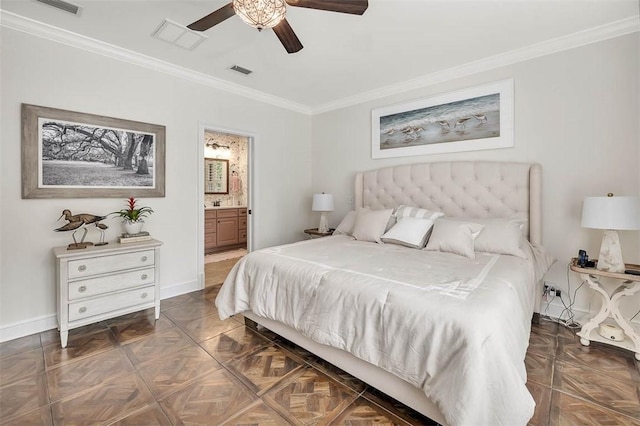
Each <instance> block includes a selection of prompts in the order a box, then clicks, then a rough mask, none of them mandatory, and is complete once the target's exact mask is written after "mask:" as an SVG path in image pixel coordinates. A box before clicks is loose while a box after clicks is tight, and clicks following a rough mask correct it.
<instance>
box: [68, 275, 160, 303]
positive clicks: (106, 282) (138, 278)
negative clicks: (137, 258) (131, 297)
mask: <svg viewBox="0 0 640 426" xmlns="http://www.w3.org/2000/svg"><path fill="white" fill-rule="evenodd" d="M154 281H155V269H154V268H147V269H140V270H137V271H127V272H121V273H119V274H114V275H109V276H103V277H99V278H89V279H86V280H80V281H73V282H71V283H69V300H76V299H80V298H83V297H90V296H95V295H98V294H103V293H109V292H112V291H119V290H124V289H127V288H131V287H138V286H141V285H145V284H153V283H154Z"/></svg>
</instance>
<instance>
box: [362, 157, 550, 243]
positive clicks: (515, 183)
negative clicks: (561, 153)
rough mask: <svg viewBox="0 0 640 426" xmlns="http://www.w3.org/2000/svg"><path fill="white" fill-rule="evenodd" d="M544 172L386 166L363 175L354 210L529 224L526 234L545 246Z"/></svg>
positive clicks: (496, 165) (495, 164)
mask: <svg viewBox="0 0 640 426" xmlns="http://www.w3.org/2000/svg"><path fill="white" fill-rule="evenodd" d="M541 187H542V168H541V166H540V165H539V164H528V163H513V162H499V161H446V162H434V163H423V164H409V165H403V166H395V167H386V168H382V169H377V170H371V171H368V172H362V173H358V174H357V175H356V180H355V206H356V208H360V207H366V208H370V209H383V208H393V207H397V206H399V205H400V204H405V205H410V206H416V207H422V208H425V209H429V210H437V211H441V212H443V213H444V214H445V215H447V216H458V217H459V216H462V217H474V218H486V217H505V218H506V217H508V218H518V219H524V220H525V221H526V223H525V229H524V232H525V235H527V236H528V238H529V241H531V242H532V243H538V244H540V243H541V242H542V220H541V218H542V212H541V194H542V191H541Z"/></svg>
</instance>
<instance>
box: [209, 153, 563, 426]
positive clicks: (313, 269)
mask: <svg viewBox="0 0 640 426" xmlns="http://www.w3.org/2000/svg"><path fill="white" fill-rule="evenodd" d="M354 189H355V198H354V199H355V204H356V208H357V209H361V210H360V211H374V212H378V213H380V212H382V211H386V210H390V209H393V211H394V212H395V211H398V209H399V208H400V207H401V206H412V207H413V208H421V209H426V210H428V211H437V212H442V213H443V214H444V215H445V217H444V218H440V219H438V220H442V222H438V221H435V222H436V226H435V227H434V228H433V233H432V235H431V239H430V240H429V241H430V242H429V244H431V242H432V240H438V238H440V237H442V235H441V232H440V231H441V230H442V229H444V227H441V226H440V225H438V223H442V224H444V223H449V225H451V223H454V225H455V226H456V228H459V226H458V225H457V223H458V222H459V223H462V224H465V226H467V225H469V223H468V222H469V221H470V220H471V222H473V221H478V222H482V221H485V222H484V223H486V224H487V225H486V226H485V228H484V229H485V230H488V229H489V226H493V225H490V224H491V223H493V222H492V221H495V222H499V221H501V220H508V221H515V223H518V224H519V227H518V228H517V229H518V231H519V232H522V236H523V242H522V244H521V246H520V248H521V249H522V253H521V255H517V256H515V255H505V254H498V253H495V252H493V253H492V252H477V247H478V246H477V245H476V253H474V256H473V258H468V257H466V256H461V255H459V254H453V253H451V252H448V251H447V250H446V249H444V248H441V249H440V250H438V249H437V247H436V249H433V247H432V250H420V249H416V248H408V247H405V246H403V245H398V244H389V243H384V244H380V243H377V242H370V241H362V240H358V239H354V237H353V236H351V235H348V234H347V235H334V236H331V237H326V238H322V239H316V240H308V241H303V242H299V243H294V244H288V245H283V246H278V247H271V248H267V249H263V250H257V251H255V252H252V253H250V254H249V255H247V256H245V257H244V258H243V259H242V260H241V261H240V262H238V263H237V264H236V265H235V267H234V268H233V269H232V271H231V272H230V274H229V276H228V277H227V279H226V280H225V283H224V285H223V286H222V288H221V290H220V293H219V295H218V297H217V299H216V306H217V307H218V310H219V313H220V316H221V317H222V318H226V317H228V316H231V315H234V314H237V313H242V314H243V315H244V316H245V317H246V318H248V319H249V320H251V321H255V322H256V323H257V324H260V325H262V326H264V327H266V328H268V329H270V330H272V331H273V332H275V333H277V334H279V335H281V336H283V337H285V338H286V339H288V340H290V341H292V342H294V343H296V344H298V345H299V346H302V347H303V348H305V349H307V350H309V351H310V352H312V353H315V354H316V355H318V356H320V357H321V358H323V359H325V360H327V361H328V362H330V363H332V364H334V365H336V366H338V367H339V368H341V369H343V370H345V371H347V372H349V373H350V374H352V375H354V376H355V377H358V378H359V379H361V380H363V381H364V382H366V383H368V384H370V385H371V386H374V387H375V388H377V389H379V390H381V391H382V392H384V393H386V394H387V395H389V396H391V397H393V398H395V399H397V400H399V401H400V402H402V403H404V404H406V405H407V406H409V407H411V408H413V409H415V410H416V411H418V412H420V413H422V414H424V415H426V416H427V417H429V418H431V419H433V420H434V421H437V422H438V423H441V424H450V425H467V424H474V425H478V424H492V425H493V424H505V425H507V424H508V425H518V424H526V423H527V421H528V420H529V419H530V418H531V417H532V416H533V412H534V407H535V403H534V401H533V398H532V397H531V395H530V393H529V392H528V390H527V388H526V386H525V383H526V370H525V366H524V358H525V354H526V349H527V346H528V341H529V333H530V326H531V318H532V316H533V314H534V312H539V308H540V305H539V304H540V299H541V297H540V296H541V295H542V288H541V286H542V284H541V278H542V275H543V274H544V272H546V270H547V269H548V268H549V266H550V265H551V263H552V260H551V259H550V258H549V256H548V255H546V253H545V252H544V250H543V249H542V247H541V245H540V243H541V231H542V230H541V203H540V197H541V167H540V166H539V165H537V164H526V163H513V162H436V163H425V164H413V165H403V166H396V167H388V168H382V169H378V170H373V171H367V172H363V173H359V174H357V175H356V178H355V188H354ZM367 209H368V210H367ZM456 220H457V221H458V222H456ZM469 226H470V225H469ZM483 226H484V225H483ZM439 227H440V228H439ZM473 229H475V228H473ZM437 232H439V233H438V236H437V238H435V236H436V233H437ZM478 232H479V231H478ZM478 232H476V235H477V234H478ZM483 232H484V231H483ZM487 232H488V231H487ZM476 241H478V240H476ZM489 242H490V243H491V244H493V242H491V241H489ZM443 247H444V246H443ZM427 248H429V246H428V247H427ZM498 251H499V250H498Z"/></svg>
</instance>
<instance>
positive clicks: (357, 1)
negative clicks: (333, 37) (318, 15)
mask: <svg viewBox="0 0 640 426" xmlns="http://www.w3.org/2000/svg"><path fill="white" fill-rule="evenodd" d="M286 2H287V4H288V5H289V6H298V7H306V8H309V9H320V10H328V11H329V12H340V13H351V14H354V15H362V14H363V13H364V12H365V11H366V10H367V8H368V7H369V2H368V0H286Z"/></svg>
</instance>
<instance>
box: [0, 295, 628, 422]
mask: <svg viewBox="0 0 640 426" xmlns="http://www.w3.org/2000/svg"><path fill="white" fill-rule="evenodd" d="M216 291H217V287H212V288H207V289H206V290H204V291H201V292H195V293H191V294H187V295H182V296H178V297H174V298H172V299H168V300H164V301H163V302H162V309H161V316H160V319H159V320H158V321H157V322H156V323H155V325H154V321H153V313H152V312H149V311H147V312H142V313H137V314H132V315H126V316H123V317H119V318H116V319H113V320H109V321H104V322H101V323H98V324H95V325H91V326H87V327H83V328H80V329H76V330H73V331H72V332H71V333H70V337H69V345H68V346H67V348H66V349H61V348H60V341H59V337H58V333H57V332H55V330H51V331H47V332H44V333H40V334H36V335H32V336H27V337H24V338H21V339H16V340H13V341H10V342H5V343H2V344H0V424H2V425H5V424H8V425H40V424H42V425H51V424H56V425H58V424H77V425H88V424H118V425H171V424H174V425H177V424H206V425H220V424H236V425H237V424H251V425H281V424H283V425H286V424H296V425H298V424H348V425H373V424H376V425H385V424H399V425H406V424H413V425H416V424H430V422H429V420H428V419H426V418H424V417H422V416H420V415H419V414H417V413H415V412H413V411H412V410H410V409H408V408H406V407H404V406H403V405H402V404H399V403H397V402H395V401H393V400H392V399H390V398H388V397H385V396H384V395H382V394H381V393H379V392H378V391H376V390H375V389H372V388H370V387H368V386H367V385H366V384H364V383H362V382H360V381H359V380H357V379H355V378H353V377H351V376H349V375H348V374H346V373H344V372H342V371H340V370H338V369H337V368H335V367H333V366H331V365H330V364H328V363H326V362H323V361H322V360H319V359H317V358H315V357H314V356H312V355H310V354H308V353H306V352H305V351H304V350H302V349H301V348H298V347H296V346H295V345H293V344H291V343H289V342H287V341H285V340H284V339H282V338H279V337H278V336H276V335H274V334H272V333H270V332H269V331H268V330H263V331H262V332H261V333H255V332H253V331H251V330H249V329H247V328H246V327H245V326H244V325H243V323H242V321H241V318H232V319H228V320H226V321H220V319H219V318H218V315H217V312H216V309H215V307H214V305H213V303H212V302H213V299H214V298H215V295H216ZM526 364H527V370H528V373H529V376H528V377H529V382H528V384H527V385H528V387H529V389H530V390H531V393H532V394H533V396H534V398H535V399H536V402H537V408H536V413H535V416H534V418H533V419H532V420H531V424H532V425H640V420H639V419H640V363H638V362H636V361H634V358H633V355H632V354H631V353H630V352H627V351H621V350H617V349H614V348H611V347H609V346H604V345H597V344H594V345H593V346H591V347H583V346H581V345H580V344H579V342H578V339H577V338H576V337H575V336H574V335H573V333H571V332H570V331H568V330H566V329H565V328H562V327H560V328H558V326H557V325H556V324H554V323H549V322H542V324H540V325H536V326H534V328H533V332H532V334H531V340H530V347H529V351H528V355H527V359H526Z"/></svg>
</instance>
